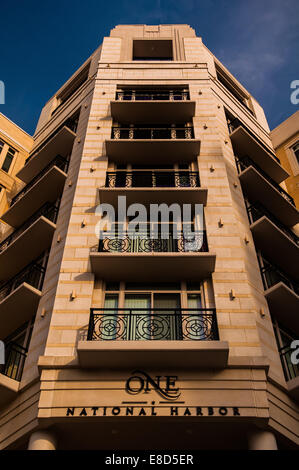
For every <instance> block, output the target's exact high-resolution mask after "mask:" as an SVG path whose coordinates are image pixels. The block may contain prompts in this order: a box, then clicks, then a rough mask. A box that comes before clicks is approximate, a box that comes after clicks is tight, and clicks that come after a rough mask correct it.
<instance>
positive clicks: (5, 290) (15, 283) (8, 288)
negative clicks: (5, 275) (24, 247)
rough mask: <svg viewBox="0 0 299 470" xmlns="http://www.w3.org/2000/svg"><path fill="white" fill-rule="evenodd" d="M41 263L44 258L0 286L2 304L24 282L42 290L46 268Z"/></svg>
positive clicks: (29, 265)
mask: <svg viewBox="0 0 299 470" xmlns="http://www.w3.org/2000/svg"><path fill="white" fill-rule="evenodd" d="M41 262H42V257H41V258H39V259H38V260H36V261H34V262H33V263H30V264H28V265H27V266H26V267H25V268H24V269H23V270H22V271H21V272H19V273H18V274H17V275H16V276H14V277H13V278H12V279H10V280H9V281H7V282H5V283H4V284H2V285H0V302H1V301H2V300H3V299H5V297H7V296H8V295H9V294H11V292H13V291H14V290H15V289H17V287H19V286H20V285H21V284H23V283H24V282H26V283H27V284H29V285H30V286H32V287H35V288H36V289H38V290H42V286H43V282H44V277H45V272H46V268H45V266H43V265H42V264H41Z"/></svg>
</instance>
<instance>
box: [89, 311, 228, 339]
mask: <svg viewBox="0 0 299 470" xmlns="http://www.w3.org/2000/svg"><path fill="white" fill-rule="evenodd" d="M87 340H88V341H115V340H121V341H140V340H141V341H149V340H160V341H170V340H173V341H174V340H176V341H178V340H189V341H217V340H219V334H218V326H217V319H216V311H215V309H203V308H202V309H188V308H187V309H181V308H177V309H165V308H164V309H163V308H156V309H155V308H149V309H146V308H139V309H136V308H135V309H134V308H129V309H126V308H125V309H107V308H103V309H91V313H90V321H89V328H88V336H87Z"/></svg>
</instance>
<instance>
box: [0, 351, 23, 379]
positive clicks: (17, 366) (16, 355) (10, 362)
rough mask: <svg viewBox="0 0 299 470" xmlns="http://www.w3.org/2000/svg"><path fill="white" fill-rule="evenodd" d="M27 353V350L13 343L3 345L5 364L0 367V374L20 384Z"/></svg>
mask: <svg viewBox="0 0 299 470" xmlns="http://www.w3.org/2000/svg"><path fill="white" fill-rule="evenodd" d="M27 352H28V351H27V349H25V348H23V347H22V346H20V345H19V344H17V343H14V342H10V343H8V344H7V345H5V364H2V365H0V374H3V375H6V376H7V377H9V378H10V379H14V380H17V381H18V382H20V380H21V378H22V373H23V369H24V363H25V360H26V357H27Z"/></svg>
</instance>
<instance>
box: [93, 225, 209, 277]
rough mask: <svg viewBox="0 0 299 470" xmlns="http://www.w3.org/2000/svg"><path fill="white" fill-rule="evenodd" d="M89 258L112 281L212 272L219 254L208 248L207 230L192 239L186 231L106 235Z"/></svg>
mask: <svg viewBox="0 0 299 470" xmlns="http://www.w3.org/2000/svg"><path fill="white" fill-rule="evenodd" d="M90 261H91V268H92V272H94V273H95V274H96V276H97V277H98V278H100V279H106V280H109V281H116V280H119V279H124V280H126V281H134V280H136V279H138V280H139V281H140V282H143V281H150V280H152V279H155V280H156V281H165V279H167V280H169V281H179V280H181V279H186V280H187V281H189V280H190V281H191V280H198V279H204V278H206V277H208V276H210V274H211V273H212V272H213V271H214V269H215V261H216V255H215V254H214V253H210V252H209V251H208V245H207V238H206V232H205V231H199V232H195V235H194V237H193V239H190V240H189V239H187V238H186V237H185V236H184V235H183V234H182V235H181V236H180V238H178V239H175V238H173V237H172V236H169V237H168V238H161V237H158V238H151V237H150V236H149V235H147V234H138V235H135V234H134V235H133V234H132V235H127V236H124V237H118V236H117V235H111V236H110V235H107V236H105V238H104V239H101V240H100V243H99V245H98V246H96V247H95V248H94V249H93V250H92V251H91V253H90Z"/></svg>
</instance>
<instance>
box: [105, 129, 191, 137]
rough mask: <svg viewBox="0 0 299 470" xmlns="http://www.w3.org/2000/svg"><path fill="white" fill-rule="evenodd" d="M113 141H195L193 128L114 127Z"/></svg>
mask: <svg viewBox="0 0 299 470" xmlns="http://www.w3.org/2000/svg"><path fill="white" fill-rule="evenodd" d="M111 138H112V139H132V140H133V139H145V140H155V139H162V140H163V139H194V129H193V127H191V126H190V127H115V126H114V127H112V133H111Z"/></svg>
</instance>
